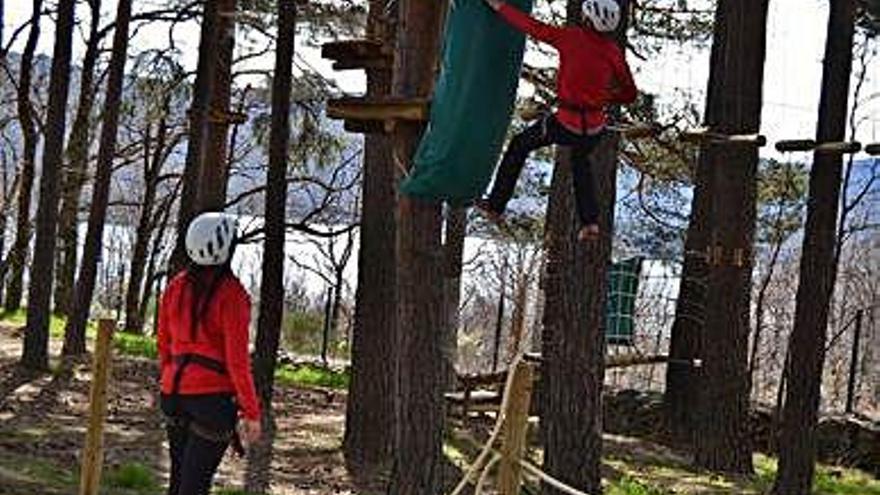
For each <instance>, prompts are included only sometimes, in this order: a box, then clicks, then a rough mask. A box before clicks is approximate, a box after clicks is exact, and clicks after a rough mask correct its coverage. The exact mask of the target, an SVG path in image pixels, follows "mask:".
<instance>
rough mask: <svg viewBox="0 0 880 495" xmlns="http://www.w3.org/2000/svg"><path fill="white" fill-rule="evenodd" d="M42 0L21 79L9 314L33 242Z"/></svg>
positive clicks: (36, 1) (37, 6)
mask: <svg viewBox="0 0 880 495" xmlns="http://www.w3.org/2000/svg"><path fill="white" fill-rule="evenodd" d="M42 8H43V2H42V0H34V2H33V7H32V9H33V14H32V16H31V29H30V32H29V33H28V39H27V43H26V44H25V47H24V52H22V54H21V63H20V68H19V72H20V74H21V75H20V77H19V83H18V95H17V100H18V101H17V106H18V121H19V125H20V126H21V135H22V143H23V144H22V160H21V170H20V171H19V174H20V179H19V181H18V217H17V221H16V224H15V241H14V242H13V244H12V249H11V251H10V253H9V265H10V271H11V276H10V279H9V286H8V288H7V290H6V311H17V310H18V309H19V308H20V307H21V298H22V294H23V292H24V269H25V266H26V265H27V261H28V252H29V251H30V249H29V248H30V246H29V244H30V240H31V220H30V218H31V193H32V192H33V188H34V174H35V170H34V163H35V161H36V155H37V141H38V140H39V134H37V128H36V123H35V122H34V107H33V105H32V104H31V97H30V95H31V79H32V76H33V62H34V52H35V51H36V49H37V41H38V40H39V38H40V11H41V10H42Z"/></svg>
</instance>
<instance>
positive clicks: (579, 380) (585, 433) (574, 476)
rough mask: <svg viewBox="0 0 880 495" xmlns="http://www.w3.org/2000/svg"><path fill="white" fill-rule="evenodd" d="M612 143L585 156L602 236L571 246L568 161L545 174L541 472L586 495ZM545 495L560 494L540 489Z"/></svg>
mask: <svg viewBox="0 0 880 495" xmlns="http://www.w3.org/2000/svg"><path fill="white" fill-rule="evenodd" d="M617 143H618V139H617V138H615V137H610V136H609V137H607V138H606V139H605V140H604V141H603V143H602V144H601V145H600V148H599V149H597V151H596V152H595V153H594V155H593V157H592V163H593V165H592V166H593V173H594V174H595V177H596V187H597V193H598V198H599V204H600V205H601V210H600V211H601V212H602V216H601V217H600V222H599V225H600V228H601V229H602V232H603V235H602V238H601V240H599V241H596V243H594V244H590V245H587V244H584V243H582V242H578V241H577V240H576V233H577V219H576V215H575V208H574V201H573V197H572V193H571V191H572V187H573V185H572V175H571V158H570V153H568V151H567V150H565V151H560V157H559V158H560V159H559V161H558V163H557V165H556V170H555V172H554V174H553V184H552V186H551V187H552V190H551V195H550V205H549V207H548V211H547V229H548V232H547V237H546V239H547V241H546V243H547V244H546V250H547V261H546V263H547V265H546V273H545V279H544V291H545V300H546V303H545V309H544V333H543V338H542V353H543V356H544V368H545V370H546V373H543V374H542V380H544V382H543V383H542V385H541V387H542V389H543V390H544V393H542V394H541V395H542V398H543V402H544V403H543V406H542V416H541V423H542V424H541V428H542V430H543V431H544V443H545V458H544V471H545V472H547V473H548V474H550V475H551V476H553V477H555V478H557V479H559V480H562V481H564V482H566V483H568V484H569V485H571V486H573V487H575V488H578V489H580V490H583V491H585V492H587V493H601V475H600V473H599V466H600V461H601V456H602V419H601V412H602V402H601V395H602V384H603V381H604V357H605V333H604V328H605V322H604V315H605V311H604V307H605V306H604V305H605V297H606V294H605V286H604V284H603V283H601V282H600V281H604V280H605V279H606V272H607V265H608V263H609V262H610V255H611V234H612V229H613V204H614V197H615V178H616V169H615V160H616V147H617ZM544 490H545V493H550V494H556V493H561V492H559V491H558V490H556V489H554V488H552V487H550V486H545V487H544Z"/></svg>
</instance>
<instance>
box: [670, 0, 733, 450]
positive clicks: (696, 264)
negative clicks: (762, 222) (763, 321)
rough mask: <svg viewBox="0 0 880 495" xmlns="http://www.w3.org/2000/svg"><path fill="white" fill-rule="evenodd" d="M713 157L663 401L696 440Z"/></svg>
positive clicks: (688, 253) (699, 170)
mask: <svg viewBox="0 0 880 495" xmlns="http://www.w3.org/2000/svg"><path fill="white" fill-rule="evenodd" d="M724 26H725V17H724V12H723V11H722V10H720V9H719V10H718V11H717V12H716V14H715V27H714V34H713V39H712V52H711V56H710V61H709V67H710V71H709V82H708V87H707V97H706V111H705V117H704V121H705V123H709V122H717V118H718V117H717V115H718V112H719V110H718V107H719V105H720V103H721V100H720V94H719V84H718V82H717V81H719V80H720V79H721V77H722V72H723V69H724V65H723V57H724V53H725V46H726V43H727V38H726V30H725V29H724ZM712 173H713V172H712V162H711V160H709V155H708V153H706V150H705V149H703V150H701V153H700V156H699V158H698V160H697V163H696V170H695V171H694V192H693V199H692V200H691V214H690V221H689V222H688V228H687V232H686V233H685V243H684V266H683V267H682V274H681V280H680V282H679V293H678V299H677V301H676V304H675V321H674V322H673V324H672V331H671V336H670V343H669V357H670V359H673V360H674V361H672V362H670V363H669V364H668V365H667V368H666V387H665V392H664V394H663V407H664V410H665V416H666V425H667V428H668V430H669V433H670V434H671V435H672V437H673V438H674V439H675V440H676V441H679V442H682V443H685V444H688V445H692V444H693V442H694V441H695V438H694V428H695V427H696V419H697V414H696V410H695V407H696V401H697V387H698V382H699V375H698V374H697V371H698V370H696V369H694V368H693V366H692V365H691V364H690V363H692V362H693V360H694V359H697V358H701V357H702V355H703V348H702V343H703V333H704V328H705V318H706V283H707V281H708V278H709V265H708V263H707V256H708V255H707V248H708V246H709V240H708V235H709V233H708V221H709V216H710V214H711V211H710V209H711V206H712V205H711V198H712V196H713V193H712V189H711V188H712V186H713V183H712V180H711V179H712Z"/></svg>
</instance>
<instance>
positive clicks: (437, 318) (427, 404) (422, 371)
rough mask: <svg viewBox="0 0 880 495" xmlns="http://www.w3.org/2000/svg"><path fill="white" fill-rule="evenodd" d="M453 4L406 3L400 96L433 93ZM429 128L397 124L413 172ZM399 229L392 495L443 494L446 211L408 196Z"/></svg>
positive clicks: (401, 155) (398, 143)
mask: <svg viewBox="0 0 880 495" xmlns="http://www.w3.org/2000/svg"><path fill="white" fill-rule="evenodd" d="M445 8H446V3H445V2H442V1H438V2H424V1H421V0H402V1H401V2H400V3H399V9H400V12H399V17H398V19H399V25H398V26H399V31H398V38H397V49H396V50H395V54H396V55H397V56H396V60H395V64H396V65H395V73H394V83H393V94H394V95H395V96H398V97H404V98H415V97H425V96H427V95H428V94H430V92H431V89H432V86H433V79H434V71H435V67H436V63H437V57H438V53H439V45H440V20H441V19H442V16H443V11H444V9H445ZM422 131H423V126H422V125H420V124H415V123H409V122H398V123H397V125H396V128H395V131H394V134H393V137H392V138H393V140H394V141H393V146H394V153H395V156H396V159H399V160H400V161H401V162H402V163H403V164H404V166H405V167H406V168H407V169H408V168H410V166H411V163H412V156H413V154H414V152H415V149H416V146H417V144H418V141H419V138H420V136H421V134H422ZM398 221H399V223H398V231H397V256H398V258H397V260H398V271H397V284H398V285H397V287H398V291H399V292H398V301H397V302H398V308H397V310H398V312H397V317H398V320H397V359H396V366H397V373H396V374H397V383H396V390H395V394H394V396H395V419H396V421H397V424H396V425H395V435H394V438H395V449H394V467H393V469H392V475H391V488H390V491H389V492H390V493H391V495H410V494H414V493H419V494H425V495H430V494H436V493H439V492H440V488H441V481H442V466H443V456H442V453H441V447H442V443H443V429H444V422H445V404H444V401H443V385H444V382H445V377H446V371H445V367H444V366H445V363H444V360H443V332H442V331H438V329H443V328H446V325H447V322H446V321H445V320H446V311H445V308H444V306H443V263H442V262H443V253H442V246H441V244H440V236H441V230H442V229H441V227H442V220H441V215H440V205H439V204H437V203H428V202H422V201H418V200H415V199H412V198H409V197H401V199H400V205H399V208H398Z"/></svg>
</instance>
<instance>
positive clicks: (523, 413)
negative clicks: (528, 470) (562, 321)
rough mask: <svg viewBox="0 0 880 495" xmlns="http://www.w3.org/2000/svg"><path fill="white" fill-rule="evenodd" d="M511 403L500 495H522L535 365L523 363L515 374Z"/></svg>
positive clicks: (505, 417)
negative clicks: (522, 460)
mask: <svg viewBox="0 0 880 495" xmlns="http://www.w3.org/2000/svg"><path fill="white" fill-rule="evenodd" d="M513 373H514V375H513V381H512V382H511V385H510V387H511V389H510V391H509V392H508V393H509V394H510V398H509V403H508V406H507V410H506V411H505V416H504V427H503V428H504V430H503V433H504V443H503V444H502V445H501V464H500V468H499V473H498V492H499V493H500V494H501V495H519V493H520V487H521V485H522V465H521V464H520V460H521V459H522V458H523V454H524V453H525V448H526V437H527V433H528V431H527V430H528V423H529V405H530V404H531V402H532V378H533V375H534V365H533V364H530V363H526V362H523V361H521V362H520V363H519V364H518V365H517V367H516V369H515V370H514V372H513Z"/></svg>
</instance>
